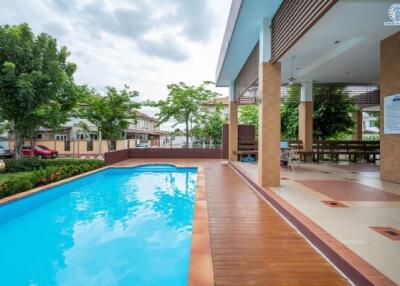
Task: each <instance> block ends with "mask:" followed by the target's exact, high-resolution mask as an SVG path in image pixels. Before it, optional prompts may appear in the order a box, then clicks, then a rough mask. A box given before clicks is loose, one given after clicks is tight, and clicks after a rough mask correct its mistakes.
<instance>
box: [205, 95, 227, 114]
mask: <svg viewBox="0 0 400 286" xmlns="http://www.w3.org/2000/svg"><path fill="white" fill-rule="evenodd" d="M217 106H220V107H221V108H222V110H221V112H222V115H223V116H224V118H225V119H228V118H229V96H225V97H217V98H216V99H214V100H211V101H209V102H207V103H206V104H205V105H204V107H205V108H206V109H207V110H208V111H209V112H214V111H215V110H216V107H217Z"/></svg>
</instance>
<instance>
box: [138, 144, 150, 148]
mask: <svg viewBox="0 0 400 286" xmlns="http://www.w3.org/2000/svg"><path fill="white" fill-rule="evenodd" d="M149 147H150V146H149V144H148V143H139V144H138V145H137V148H149Z"/></svg>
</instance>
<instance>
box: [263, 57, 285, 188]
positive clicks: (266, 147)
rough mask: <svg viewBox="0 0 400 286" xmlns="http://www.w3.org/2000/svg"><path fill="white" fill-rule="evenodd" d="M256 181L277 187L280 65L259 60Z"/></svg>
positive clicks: (279, 132)
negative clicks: (259, 100)
mask: <svg viewBox="0 0 400 286" xmlns="http://www.w3.org/2000/svg"><path fill="white" fill-rule="evenodd" d="M258 81H259V96H260V99H261V103H260V105H259V131H258V183H259V185H261V186H262V187H279V186H280V140H281V114H280V103H281V66H280V63H276V64H272V63H269V62H263V63H261V64H260V71H259V78H258Z"/></svg>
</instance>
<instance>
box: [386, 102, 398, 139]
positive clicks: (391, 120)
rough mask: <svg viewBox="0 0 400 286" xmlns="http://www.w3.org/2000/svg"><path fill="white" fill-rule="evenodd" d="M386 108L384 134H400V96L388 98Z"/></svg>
mask: <svg viewBox="0 0 400 286" xmlns="http://www.w3.org/2000/svg"><path fill="white" fill-rule="evenodd" d="M383 108H384V123H383V124H384V130H383V132H384V134H400V94H396V95H391V96H386V97H385V99H384V103H383Z"/></svg>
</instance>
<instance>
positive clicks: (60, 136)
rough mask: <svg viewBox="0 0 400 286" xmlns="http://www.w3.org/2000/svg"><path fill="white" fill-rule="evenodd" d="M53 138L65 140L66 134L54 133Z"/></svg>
mask: <svg viewBox="0 0 400 286" xmlns="http://www.w3.org/2000/svg"><path fill="white" fill-rule="evenodd" d="M55 138H56V140H57V141H65V140H67V135H65V134H56V136H55Z"/></svg>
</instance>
